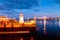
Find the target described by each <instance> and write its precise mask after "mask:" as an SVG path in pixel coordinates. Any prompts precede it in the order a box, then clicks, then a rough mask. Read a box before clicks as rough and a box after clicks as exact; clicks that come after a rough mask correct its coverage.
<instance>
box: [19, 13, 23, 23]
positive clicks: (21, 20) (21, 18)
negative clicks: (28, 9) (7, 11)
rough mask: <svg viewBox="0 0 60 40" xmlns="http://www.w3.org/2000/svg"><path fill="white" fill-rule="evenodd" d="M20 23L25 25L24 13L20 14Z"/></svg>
mask: <svg viewBox="0 0 60 40" xmlns="http://www.w3.org/2000/svg"><path fill="white" fill-rule="evenodd" d="M19 23H24V18H23V14H22V13H20V16H19Z"/></svg>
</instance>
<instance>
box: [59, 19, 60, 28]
mask: <svg viewBox="0 0 60 40" xmlns="http://www.w3.org/2000/svg"><path fill="white" fill-rule="evenodd" d="M59 27H60V19H59Z"/></svg>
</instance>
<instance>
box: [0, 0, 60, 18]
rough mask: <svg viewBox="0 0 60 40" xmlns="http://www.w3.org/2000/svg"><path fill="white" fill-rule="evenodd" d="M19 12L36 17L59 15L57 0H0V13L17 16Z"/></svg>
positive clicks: (59, 3) (59, 2)
mask: <svg viewBox="0 0 60 40" xmlns="http://www.w3.org/2000/svg"><path fill="white" fill-rule="evenodd" d="M20 12H22V13H23V14H24V16H25V17H26V18H32V17H34V16H37V17H43V16H48V17H54V16H55V17H60V1H59V0H28V1H24V0H9V1H8V0H0V15H7V16H8V17H16V18H18V17H19V16H18V15H19V14H20Z"/></svg>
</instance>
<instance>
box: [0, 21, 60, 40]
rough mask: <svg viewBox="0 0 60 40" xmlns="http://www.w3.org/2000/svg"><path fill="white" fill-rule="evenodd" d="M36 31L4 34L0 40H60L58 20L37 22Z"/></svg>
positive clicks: (59, 22)
mask: <svg viewBox="0 0 60 40" xmlns="http://www.w3.org/2000/svg"><path fill="white" fill-rule="evenodd" d="M36 25H37V26H36V31H35V32H31V33H29V34H28V33H27V34H4V35H0V40H60V20H37V21H36Z"/></svg>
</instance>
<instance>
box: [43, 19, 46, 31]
mask: <svg viewBox="0 0 60 40" xmlns="http://www.w3.org/2000/svg"><path fill="white" fill-rule="evenodd" d="M43 30H46V20H44V28H43Z"/></svg>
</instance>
